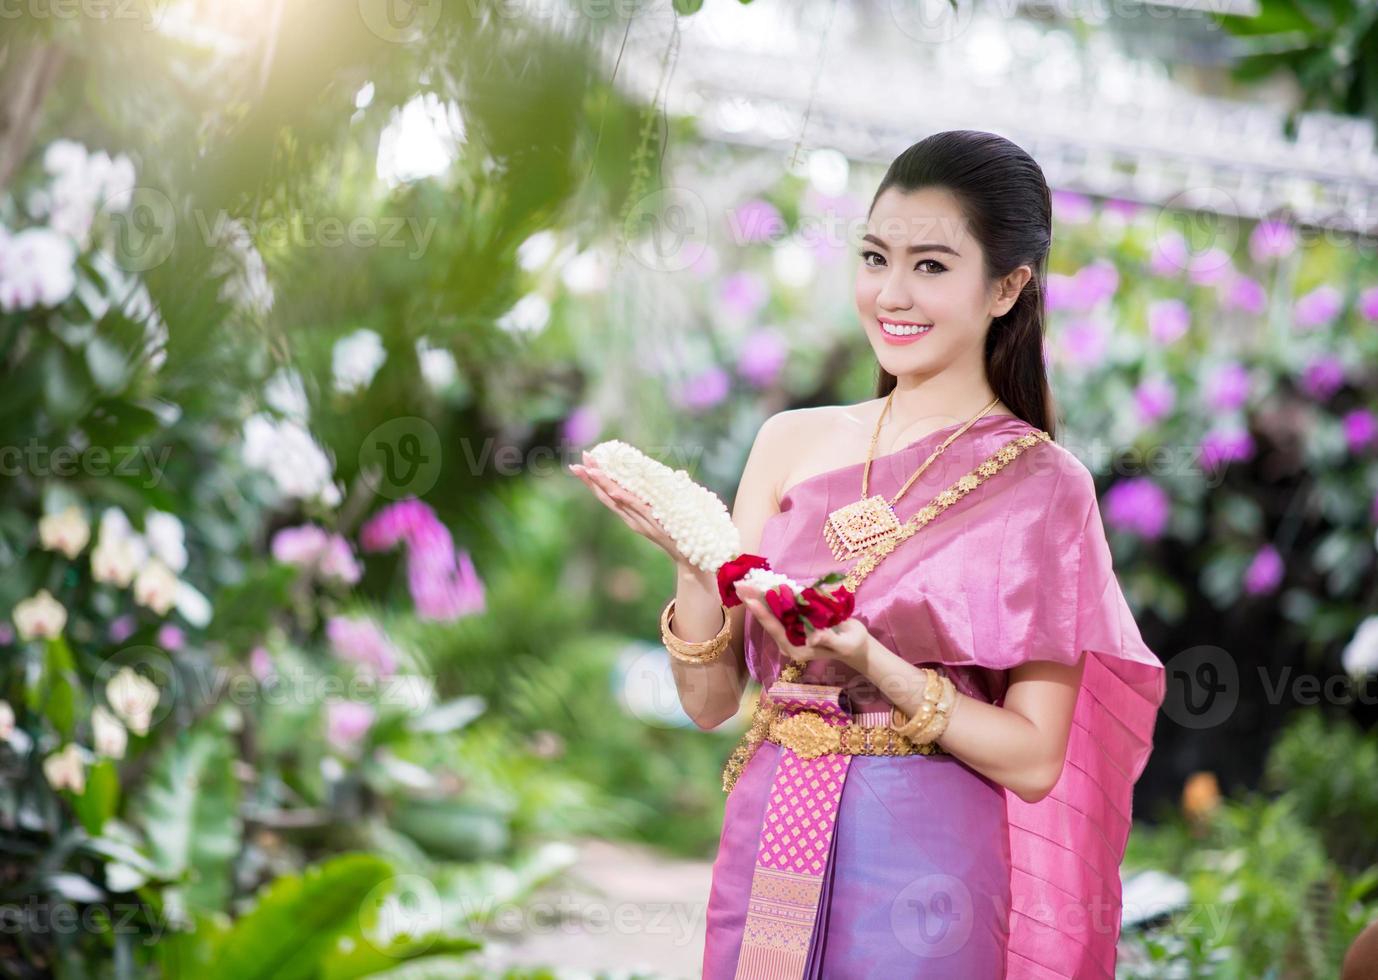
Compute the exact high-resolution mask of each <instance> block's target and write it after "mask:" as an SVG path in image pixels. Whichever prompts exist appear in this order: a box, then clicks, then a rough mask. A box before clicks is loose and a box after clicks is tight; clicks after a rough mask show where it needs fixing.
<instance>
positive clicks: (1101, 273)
mask: <svg viewBox="0 0 1378 980" xmlns="http://www.w3.org/2000/svg"><path fill="white" fill-rule="evenodd" d="M1076 278H1077V286H1078V288H1079V289H1080V290H1081V296H1082V302H1083V303H1084V304H1085V308H1086V309H1090V308H1092V307H1093V306H1095V305H1096V304H1097V303H1099V302H1101V301H1102V300H1107V299H1109V298H1110V297H1112V296H1114V295H1115V290H1117V289H1118V288H1119V286H1120V273H1119V270H1118V269H1116V268H1115V263H1113V262H1110V261H1107V260H1106V259H1097V260H1096V261H1094V262H1092V263H1090V264H1089V265H1084V266H1082V267H1081V268H1080V269H1078V270H1077V275H1076Z"/></svg>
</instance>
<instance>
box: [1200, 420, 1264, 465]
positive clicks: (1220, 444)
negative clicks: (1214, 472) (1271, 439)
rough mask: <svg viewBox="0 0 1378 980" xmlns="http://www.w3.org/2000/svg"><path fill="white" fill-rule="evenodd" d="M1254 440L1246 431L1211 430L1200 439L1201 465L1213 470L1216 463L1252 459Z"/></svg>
mask: <svg viewBox="0 0 1378 980" xmlns="http://www.w3.org/2000/svg"><path fill="white" fill-rule="evenodd" d="M1253 455H1254V439H1253V436H1251V435H1249V432H1248V430H1247V429H1237V428H1223V429H1212V430H1211V431H1209V432H1207V433H1206V434H1205V435H1204V436H1203V437H1202V438H1201V465H1203V466H1205V467H1207V468H1209V469H1214V468H1215V466H1216V465H1217V464H1218V463H1232V462H1237V461H1243V460H1247V459H1250V458H1252V457H1253Z"/></svg>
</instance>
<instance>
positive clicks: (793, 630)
mask: <svg viewBox="0 0 1378 980" xmlns="http://www.w3.org/2000/svg"><path fill="white" fill-rule="evenodd" d="M766 605H768V606H769V607H770V611H771V612H772V613H774V614H775V618H776V619H778V620H780V625H782V626H783V627H784V628H785V636H787V637H788V638H789V641H790V642H791V643H793V644H794V645H795V646H797V647H800V646H803V645H804V641H805V640H806V639H807V636H806V635H805V633H804V617H803V616H802V615H800V609H799V602H798V600H797V599H795V597H794V593H793V592H792V591H791V590H790V587H789V586H788V585H777V586H776V587H775V588H773V589H771V590H770V591H769V592H767V593H766Z"/></svg>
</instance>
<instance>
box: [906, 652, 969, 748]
mask: <svg viewBox="0 0 1378 980" xmlns="http://www.w3.org/2000/svg"><path fill="white" fill-rule="evenodd" d="M924 670H926V671H928V673H929V677H928V683H927V684H926V685H925V686H924V702H923V704H922V705H920V706H919V709H918V710H917V711H915V712H914V715H913V717H911V718H909V719H908V720H906V721H904V722H902V723H901V724H899V725H896V726H895V727H896V730H897V731H899V733H900V734H901V735H903V736H904V737H905V738H907V739H909V741H911V742H913V743H914V744H916V745H927V744H928V743H930V742H934V741H936V740H937V739H938V738H940V737H941V736H942V734H943V732H944V731H946V730H947V723H948V720H949V715H950V713H951V711H952V707H953V705H954V704H956V701H957V687H956V685H954V684H953V683H952V680H951V678H949V677H947V675H945V674H940V673H939V672H938V671H936V670H933V669H932V668H930V667H925V668H924ZM935 682H936V683H937V685H938V691H937V692H936V696H935V692H934V691H933V685H934V683H935Z"/></svg>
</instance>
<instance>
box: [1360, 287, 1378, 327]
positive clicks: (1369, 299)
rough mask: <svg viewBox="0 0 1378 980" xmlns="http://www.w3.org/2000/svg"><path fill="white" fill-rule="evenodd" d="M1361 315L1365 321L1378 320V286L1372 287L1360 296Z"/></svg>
mask: <svg viewBox="0 0 1378 980" xmlns="http://www.w3.org/2000/svg"><path fill="white" fill-rule="evenodd" d="M1359 315H1360V316H1362V317H1363V318H1364V319H1365V320H1371V321H1372V320H1378V286H1370V287H1369V288H1368V289H1365V290H1364V291H1363V292H1362V293H1360V294H1359Z"/></svg>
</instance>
